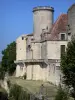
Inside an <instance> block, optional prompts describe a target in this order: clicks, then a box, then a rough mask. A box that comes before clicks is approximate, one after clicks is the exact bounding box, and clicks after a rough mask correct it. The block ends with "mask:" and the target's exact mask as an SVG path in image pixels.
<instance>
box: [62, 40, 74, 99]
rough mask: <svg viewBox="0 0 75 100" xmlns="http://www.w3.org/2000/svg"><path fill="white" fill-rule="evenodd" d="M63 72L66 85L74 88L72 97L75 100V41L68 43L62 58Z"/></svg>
mask: <svg viewBox="0 0 75 100" xmlns="http://www.w3.org/2000/svg"><path fill="white" fill-rule="evenodd" d="M61 70H62V72H63V79H64V83H65V84H66V85H67V86H69V87H70V88H73V91H72V97H73V98H74V100H75V39H73V40H71V42H69V43H68V45H67V49H66V52H65V54H64V55H63V57H62V58H61Z"/></svg>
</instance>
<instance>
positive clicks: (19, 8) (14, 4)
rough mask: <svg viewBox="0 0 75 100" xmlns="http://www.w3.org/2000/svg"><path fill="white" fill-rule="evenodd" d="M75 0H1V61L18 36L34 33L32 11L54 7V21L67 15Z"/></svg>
mask: <svg viewBox="0 0 75 100" xmlns="http://www.w3.org/2000/svg"><path fill="white" fill-rule="evenodd" d="M73 3H75V0H0V59H1V51H2V50H3V49H4V48H6V46H7V44H9V43H11V42H12V41H15V40H16V38H17V37H18V36H20V35H21V34H25V33H32V31H33V13H32V9H33V7H36V6H51V7H54V9H55V13H54V20H56V19H57V17H58V16H59V15H60V14H61V13H67V10H68V8H69V7H70V6H71V5H72V4H73Z"/></svg>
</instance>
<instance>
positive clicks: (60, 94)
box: [55, 85, 68, 100]
mask: <svg viewBox="0 0 75 100" xmlns="http://www.w3.org/2000/svg"><path fill="white" fill-rule="evenodd" d="M55 100H68V92H67V91H65V89H63V88H62V87H61V85H59V88H58V91H57V95H56V97H55Z"/></svg>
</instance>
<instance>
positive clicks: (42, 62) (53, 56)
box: [15, 5, 75, 85]
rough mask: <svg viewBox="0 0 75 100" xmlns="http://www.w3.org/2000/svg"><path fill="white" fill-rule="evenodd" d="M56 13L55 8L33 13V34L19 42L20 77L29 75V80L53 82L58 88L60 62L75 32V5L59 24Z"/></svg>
mask: <svg viewBox="0 0 75 100" xmlns="http://www.w3.org/2000/svg"><path fill="white" fill-rule="evenodd" d="M53 13H54V9H53V8H52V7H36V8H34V9H33V17H34V18H33V19H34V26H33V27H34V29H33V33H32V34H28V35H22V36H20V37H19V38H17V40H16V61H15V63H16V77H20V76H24V75H26V79H27V80H43V81H49V82H52V83H53V84H56V85H58V84H59V83H60V81H61V78H62V73H61V70H60V60H61V59H60V58H61V55H62V54H63V53H64V52H65V50H66V47H67V43H68V41H69V40H71V36H72V34H74V32H75V28H74V26H75V16H74V15H75V5H73V7H71V8H70V9H69V10H68V14H62V15H61V16H59V18H58V19H57V21H56V22H55V23H53ZM71 13H72V14H71ZM67 15H68V19H67ZM71 17H72V18H73V19H71ZM67 20H68V21H67ZM72 20H74V21H72ZM68 24H69V25H70V26H71V34H69V31H70V30H69V28H68V27H69V25H68Z"/></svg>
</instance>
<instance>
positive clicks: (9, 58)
mask: <svg viewBox="0 0 75 100" xmlns="http://www.w3.org/2000/svg"><path fill="white" fill-rule="evenodd" d="M2 55H3V56H2V62H1V66H2V67H1V68H2V70H3V71H5V72H8V73H9V74H12V73H13V72H14V70H15V67H16V65H15V64H14V60H16V43H15V42H12V43H10V44H9V45H7V47H6V49H4V50H3V51H2Z"/></svg>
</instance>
